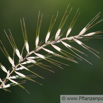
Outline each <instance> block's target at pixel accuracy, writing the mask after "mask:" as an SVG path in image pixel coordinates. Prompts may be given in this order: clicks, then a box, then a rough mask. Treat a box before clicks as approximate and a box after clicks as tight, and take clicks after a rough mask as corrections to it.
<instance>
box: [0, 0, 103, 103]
mask: <svg viewBox="0 0 103 103" xmlns="http://www.w3.org/2000/svg"><path fill="white" fill-rule="evenodd" d="M68 4H70V7H73V10H72V13H71V15H70V17H69V18H68V20H67V22H66V24H65V26H64V29H65V28H66V27H68V26H69V24H70V21H71V20H72V18H73V16H74V14H75V12H76V10H77V9H78V8H80V12H81V14H80V16H79V18H78V20H77V21H76V24H75V25H74V29H73V31H72V32H71V34H70V35H77V34H78V33H79V31H80V30H81V29H82V28H83V27H84V26H85V25H86V24H87V23H88V22H89V21H90V20H91V19H92V18H93V17H94V16H95V15H96V14H97V13H98V12H100V11H101V12H102V13H101V16H100V17H99V19H98V20H100V19H102V18H103V5H102V4H103V1H102V0H0V40H2V42H3V43H4V45H5V47H6V49H7V50H8V52H9V54H10V55H12V47H11V46H10V43H9V42H8V40H7V38H6V36H5V34H4V31H3V29H5V30H6V31H7V32H8V29H10V30H11V31H12V34H13V37H14V39H15V42H16V44H17V46H18V48H19V49H20V50H21V48H22V46H23V37H22V32H21V26H20V18H23V17H24V18H25V21H26V27H27V33H28V39H29V44H30V49H31V50H32V49H33V48H35V44H34V43H35V42H34V41H35V31H36V23H37V22H36V21H37V16H38V12H39V10H40V11H41V12H42V13H43V21H42V28H41V34H40V36H41V37H40V40H41V41H43V40H44V39H45V35H46V33H47V30H48V27H49V23H50V20H51V17H52V15H53V14H54V15H56V12H57V11H59V16H58V19H57V21H56V23H55V26H54V28H53V32H52V35H51V36H54V35H55V32H56V30H57V29H58V25H59V23H60V20H61V18H62V16H63V14H64V12H65V9H66V7H67V5H68ZM98 30H103V22H102V23H100V24H98V25H96V26H95V27H93V28H91V29H90V30H89V31H98ZM101 35H102V34H101ZM84 43H85V44H87V45H88V46H90V47H92V48H94V49H96V50H98V51H99V52H100V54H99V56H100V59H98V58H97V57H95V56H94V55H93V54H91V53H89V52H88V51H86V50H85V49H82V48H81V47H80V46H78V45H76V43H71V45H73V46H76V47H77V48H78V49H81V50H82V51H83V52H85V53H86V54H88V57H86V59H88V60H89V61H90V62H92V63H93V65H90V64H88V63H87V62H85V61H82V62H81V61H78V62H79V64H74V63H71V62H69V61H64V60H62V59H61V62H66V63H68V64H69V65H70V66H69V67H66V66H63V68H64V69H63V70H61V69H60V68H58V67H55V66H53V65H52V64H49V65H51V66H52V68H51V69H52V70H54V71H55V73H51V72H49V71H46V70H43V69H42V68H39V67H37V66H34V67H33V68H31V70H33V71H35V72H37V73H39V74H40V75H42V76H43V77H45V80H43V79H39V78H35V80H37V81H38V82H40V83H42V84H43V86H40V85H38V84H36V83H33V82H31V81H27V82H26V84H24V85H23V86H25V88H26V89H27V90H28V91H29V92H30V94H28V93H26V92H25V91H24V90H23V89H22V88H20V87H18V86H15V87H11V88H10V90H11V91H12V92H11V93H9V92H5V91H3V90H0V103H59V102H60V95H62V94H67V95H73V94H79V95H80V94H87V95H88V94H94V95H98V94H101V95H103V40H102V39H93V40H89V41H84ZM62 47H63V46H62ZM51 49H52V48H51ZM63 49H65V48H63ZM66 50H67V49H66ZM56 59H57V60H60V59H58V58H56ZM16 61H17V60H16ZM0 62H1V63H2V64H4V65H5V66H6V67H7V68H8V69H10V64H9V63H8V61H7V59H6V57H5V56H4V55H3V53H2V52H1V51H0ZM42 62H44V63H47V62H45V61H42ZM47 64H48V63H47ZM26 73H27V72H26ZM27 74H30V73H27ZM4 76H5V74H4V73H3V72H2V71H1V70H0V77H2V78H3V77H4Z"/></svg>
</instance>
